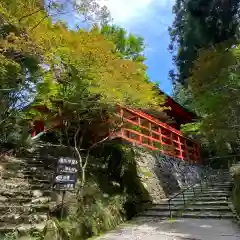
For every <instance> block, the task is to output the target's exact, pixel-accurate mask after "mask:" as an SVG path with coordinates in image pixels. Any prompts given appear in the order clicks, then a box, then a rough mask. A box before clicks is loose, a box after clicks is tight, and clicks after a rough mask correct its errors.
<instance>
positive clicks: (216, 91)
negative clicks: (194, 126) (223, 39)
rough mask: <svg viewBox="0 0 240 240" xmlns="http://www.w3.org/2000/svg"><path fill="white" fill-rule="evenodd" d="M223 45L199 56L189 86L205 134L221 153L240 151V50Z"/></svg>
mask: <svg viewBox="0 0 240 240" xmlns="http://www.w3.org/2000/svg"><path fill="white" fill-rule="evenodd" d="M228 46H229V44H228V43H226V44H225V43H221V44H218V45H216V46H215V47H211V48H209V49H207V50H202V51H201V52H200V53H199V58H198V60H197V61H196V62H195V64H194V68H193V71H192V77H191V80H190V82H189V84H190V87H191V90H192V94H193V98H194V100H195V106H196V108H197V110H198V111H199V112H200V113H201V114H202V115H203V116H204V119H203V121H202V126H201V130H202V132H204V134H205V136H206V137H207V139H208V140H209V141H210V142H211V143H213V144H214V145H215V146H216V147H217V148H218V150H227V151H230V152H233V151H239V149H238V148H239V146H240V121H239V114H240V112H239V109H240V108H239V104H240V98H239V97H240V68H239V67H240V65H239V63H240V62H239V57H240V46H239V45H237V46H236V45H233V46H231V47H230V48H229V47H228Z"/></svg>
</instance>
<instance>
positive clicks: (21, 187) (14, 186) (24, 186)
mask: <svg viewBox="0 0 240 240" xmlns="http://www.w3.org/2000/svg"><path fill="white" fill-rule="evenodd" d="M1 186H4V189H5V190H6V191H8V190H9V191H10V190H15V191H27V190H39V189H41V191H45V190H49V189H51V187H52V184H46V183H41V184H30V183H29V182H28V181H25V182H23V183H21V182H18V183H17V182H11V181H6V182H5V183H4V184H1Z"/></svg>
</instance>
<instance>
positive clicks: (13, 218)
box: [0, 213, 48, 225]
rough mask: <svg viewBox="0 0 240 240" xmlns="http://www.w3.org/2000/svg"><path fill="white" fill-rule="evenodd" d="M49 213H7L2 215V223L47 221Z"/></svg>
mask: <svg viewBox="0 0 240 240" xmlns="http://www.w3.org/2000/svg"><path fill="white" fill-rule="evenodd" d="M47 218H48V217H47V214H43V213H42V214H37V213H32V214H25V213H23V214H15V213H6V214H4V215H1V216H0V225H2V223H5V224H6V223H9V224H35V223H41V222H45V221H47Z"/></svg>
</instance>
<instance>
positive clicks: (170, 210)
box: [168, 199, 172, 218]
mask: <svg viewBox="0 0 240 240" xmlns="http://www.w3.org/2000/svg"><path fill="white" fill-rule="evenodd" d="M168 206H169V215H170V218H172V209H171V200H170V199H169V200H168Z"/></svg>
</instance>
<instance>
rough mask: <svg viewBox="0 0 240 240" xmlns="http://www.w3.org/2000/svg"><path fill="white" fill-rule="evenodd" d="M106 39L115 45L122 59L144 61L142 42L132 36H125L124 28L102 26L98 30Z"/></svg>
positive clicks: (140, 38) (140, 39)
mask: <svg viewBox="0 0 240 240" xmlns="http://www.w3.org/2000/svg"><path fill="white" fill-rule="evenodd" d="M100 32H101V34H103V35H104V36H105V37H106V39H108V40H110V41H112V42H113V43H114V45H115V50H116V51H117V52H118V53H119V56H121V57H122V58H124V59H129V60H134V61H144V60H145V58H144V55H143V51H144V48H145V46H144V40H143V38H142V37H138V36H135V35H133V34H127V32H126V30H125V29H124V28H121V27H118V26H116V25H111V26H110V25H104V26H102V27H101V30H100Z"/></svg>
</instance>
